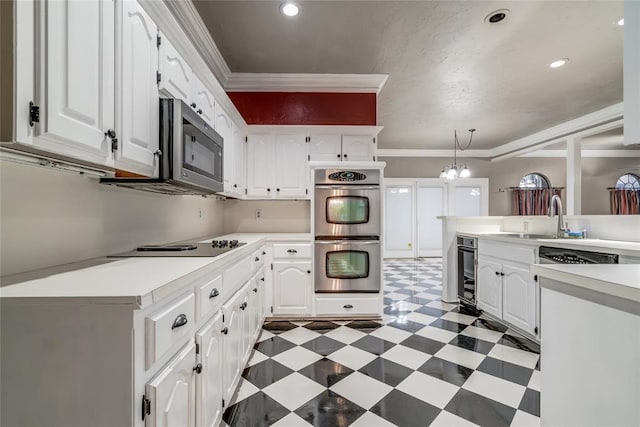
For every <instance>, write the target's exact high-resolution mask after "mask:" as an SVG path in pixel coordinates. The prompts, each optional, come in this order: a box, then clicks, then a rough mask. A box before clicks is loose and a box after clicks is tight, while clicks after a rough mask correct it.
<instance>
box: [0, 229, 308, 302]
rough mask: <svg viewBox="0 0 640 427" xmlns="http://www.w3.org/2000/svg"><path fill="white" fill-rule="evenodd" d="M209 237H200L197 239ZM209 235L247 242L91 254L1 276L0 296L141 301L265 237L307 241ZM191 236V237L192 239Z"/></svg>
mask: <svg viewBox="0 0 640 427" xmlns="http://www.w3.org/2000/svg"><path fill="white" fill-rule="evenodd" d="M212 239H213V238H208V239H200V241H202V242H208V241H211V240H212ZM215 239H227V240H233V239H237V240H240V241H242V242H246V243H247V245H245V246H242V247H240V248H238V249H234V250H232V251H229V252H226V253H224V254H222V255H219V256H217V257H145V258H106V257H103V258H96V259H93V260H87V261H82V262H78V263H73V264H69V265H65V266H57V267H52V268H47V269H43V270H38V271H34V272H26V273H20V274H17V275H14V276H9V277H3V278H2V279H3V282H4V283H13V284H11V285H7V286H3V287H1V288H0V298H2V299H5V301H6V300H7V299H14V298H85V299H88V300H93V299H96V298H98V299H101V301H102V302H104V299H105V298H106V299H108V300H109V302H119V303H131V304H137V305H138V306H143V305H145V304H147V303H150V302H154V301H157V300H159V299H161V298H163V297H165V296H167V295H168V294H170V293H172V292H175V291H177V290H179V289H180V288H182V287H183V286H185V285H186V284H187V283H188V282H189V281H191V280H194V279H196V278H197V277H199V276H200V275H203V274H207V272H210V271H213V270H215V269H216V268H218V267H220V266H223V265H224V264H225V263H226V262H227V261H229V260H232V259H234V258H236V257H237V256H238V255H241V254H247V253H250V252H251V251H253V250H255V249H256V248H257V247H259V245H260V244H261V243H263V242H265V241H267V240H270V241H271V240H282V241H292V240H294V241H308V242H311V235H310V234H309V233H234V234H226V235H222V236H216V237H215ZM193 240H195V239H192V240H191V241H193Z"/></svg>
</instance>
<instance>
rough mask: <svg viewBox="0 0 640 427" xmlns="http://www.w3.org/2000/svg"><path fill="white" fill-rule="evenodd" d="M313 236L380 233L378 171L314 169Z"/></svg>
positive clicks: (374, 234) (372, 234) (373, 234)
mask: <svg viewBox="0 0 640 427" xmlns="http://www.w3.org/2000/svg"><path fill="white" fill-rule="evenodd" d="M315 182H316V187H315V209H314V211H315V215H314V220H315V234H316V236H379V235H380V171H379V170H338V169H318V170H316V171H315Z"/></svg>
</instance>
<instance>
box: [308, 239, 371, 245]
mask: <svg viewBox="0 0 640 427" xmlns="http://www.w3.org/2000/svg"><path fill="white" fill-rule="evenodd" d="M316 244H320V245H351V246H359V245H379V244H380V240H316Z"/></svg>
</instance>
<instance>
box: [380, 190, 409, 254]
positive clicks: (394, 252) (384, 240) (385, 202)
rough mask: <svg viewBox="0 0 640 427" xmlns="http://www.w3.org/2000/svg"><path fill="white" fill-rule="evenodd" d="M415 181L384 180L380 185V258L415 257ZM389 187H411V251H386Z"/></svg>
mask: <svg viewBox="0 0 640 427" xmlns="http://www.w3.org/2000/svg"><path fill="white" fill-rule="evenodd" d="M415 181H416V180H415V179H408V178H385V179H384V182H383V184H382V194H383V195H384V196H383V202H382V203H383V204H384V209H383V211H384V216H383V218H384V220H383V222H382V236H383V237H384V238H383V246H382V254H383V255H382V257H383V258H413V257H415V234H416V203H415V202H416V197H415V192H416V190H415V187H416V182H415ZM389 187H411V190H410V192H411V203H412V206H411V236H412V237H411V249H407V250H389V249H387V242H388V240H389V239H387V218H389V214H388V213H387V188H389Z"/></svg>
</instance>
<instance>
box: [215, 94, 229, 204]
mask: <svg viewBox="0 0 640 427" xmlns="http://www.w3.org/2000/svg"><path fill="white" fill-rule="evenodd" d="M215 127H216V131H217V132H218V133H219V134H220V136H222V138H223V139H224V156H223V161H224V164H223V165H222V172H223V174H224V192H225V193H230V192H231V188H232V183H231V181H233V177H232V175H233V121H231V118H230V117H229V115H228V114H227V113H226V112H225V111H224V110H223V109H222V108H221V107H220V106H218V105H216V126H215Z"/></svg>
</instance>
